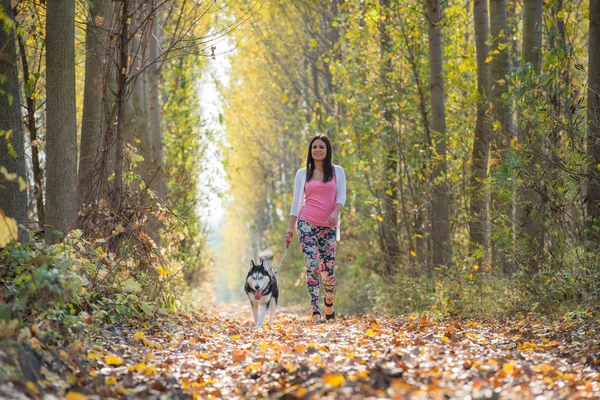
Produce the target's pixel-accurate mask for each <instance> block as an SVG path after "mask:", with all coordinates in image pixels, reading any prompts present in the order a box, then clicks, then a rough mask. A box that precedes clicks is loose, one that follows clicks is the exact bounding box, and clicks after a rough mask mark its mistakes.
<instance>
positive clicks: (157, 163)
mask: <svg viewBox="0 0 600 400" xmlns="http://www.w3.org/2000/svg"><path fill="white" fill-rule="evenodd" d="M160 33H161V29H160V26H159V23H158V20H157V19H156V18H155V19H154V22H153V29H152V33H151V36H150V38H149V43H148V58H149V60H150V61H153V60H156V58H157V57H158V56H159V51H160V48H159V43H160ZM147 74H148V107H149V108H148V114H149V116H148V117H149V118H148V121H149V128H150V129H149V132H150V139H151V142H152V169H153V171H154V173H155V175H156V176H155V178H154V180H153V181H152V183H151V187H152V189H153V190H154V191H155V192H156V193H157V194H158V195H159V197H160V198H161V199H162V200H164V199H165V198H166V196H167V188H166V183H165V179H164V174H163V171H162V167H163V137H162V130H161V121H162V118H161V114H160V111H161V107H160V96H159V78H160V63H158V62H157V63H155V64H154V65H152V66H150V68H149V69H148V72H147Z"/></svg>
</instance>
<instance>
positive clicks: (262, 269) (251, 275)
mask: <svg viewBox="0 0 600 400" xmlns="http://www.w3.org/2000/svg"><path fill="white" fill-rule="evenodd" d="M272 279H273V275H272V273H271V271H270V269H269V268H268V267H266V266H265V260H261V262H260V264H254V261H253V260H251V261H250V269H249V270H248V275H247V276H246V284H247V285H248V286H249V287H250V288H251V289H252V290H253V291H254V292H255V293H254V298H255V299H256V300H260V298H261V297H262V293H263V291H264V290H265V289H266V288H267V286H269V284H270V283H271V281H272Z"/></svg>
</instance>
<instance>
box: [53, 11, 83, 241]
mask: <svg viewBox="0 0 600 400" xmlns="http://www.w3.org/2000/svg"><path fill="white" fill-rule="evenodd" d="M46 45H47V50H46V97H47V100H46V113H47V125H46V126H47V131H46V212H47V214H46V241H47V242H48V243H55V242H56V240H57V236H56V235H55V234H54V231H55V230H59V231H62V232H66V230H67V229H68V228H69V227H70V226H71V224H72V223H73V222H74V221H75V218H76V216H77V208H78V205H79V202H78V196H77V125H76V120H75V0H53V1H49V2H48V3H47V6H46Z"/></svg>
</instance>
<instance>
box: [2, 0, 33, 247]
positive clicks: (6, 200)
mask: <svg viewBox="0 0 600 400" xmlns="http://www.w3.org/2000/svg"><path fill="white" fill-rule="evenodd" d="M1 6H2V7H3V8H4V10H3V12H4V14H5V15H6V18H7V20H5V23H6V21H10V23H11V25H12V26H11V27H10V28H8V27H7V26H5V23H2V24H0V48H1V49H2V53H3V54H2V57H0V76H2V77H4V78H5V79H6V80H5V81H4V82H3V84H2V85H1V86H0V89H2V91H3V93H0V167H4V168H6V170H7V172H8V173H9V174H15V175H16V176H15V178H12V177H11V179H10V180H8V179H6V177H5V176H4V174H2V173H0V210H2V211H3V212H4V214H5V215H6V216H7V217H9V218H13V219H15V220H16V222H17V224H18V225H19V228H18V238H19V241H20V242H22V243H28V242H29V235H28V231H27V190H26V189H21V187H20V184H19V180H21V182H26V180H27V178H26V176H25V174H26V170H25V143H24V136H23V126H22V125H21V109H20V107H21V100H20V98H21V96H20V93H19V74H18V71H17V50H16V46H15V36H14V35H15V33H14V20H12V18H11V17H12V12H11V7H10V0H3V1H2V3H1ZM7 31H8V32H7ZM0 224H2V225H4V224H5V221H4V220H2V217H1V216H0Z"/></svg>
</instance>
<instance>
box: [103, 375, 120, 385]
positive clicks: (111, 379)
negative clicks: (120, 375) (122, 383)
mask: <svg viewBox="0 0 600 400" xmlns="http://www.w3.org/2000/svg"><path fill="white" fill-rule="evenodd" d="M104 383H105V384H106V385H114V384H115V383H117V378H115V377H114V376H110V377H107V378H105V379H104Z"/></svg>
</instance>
